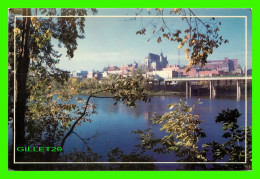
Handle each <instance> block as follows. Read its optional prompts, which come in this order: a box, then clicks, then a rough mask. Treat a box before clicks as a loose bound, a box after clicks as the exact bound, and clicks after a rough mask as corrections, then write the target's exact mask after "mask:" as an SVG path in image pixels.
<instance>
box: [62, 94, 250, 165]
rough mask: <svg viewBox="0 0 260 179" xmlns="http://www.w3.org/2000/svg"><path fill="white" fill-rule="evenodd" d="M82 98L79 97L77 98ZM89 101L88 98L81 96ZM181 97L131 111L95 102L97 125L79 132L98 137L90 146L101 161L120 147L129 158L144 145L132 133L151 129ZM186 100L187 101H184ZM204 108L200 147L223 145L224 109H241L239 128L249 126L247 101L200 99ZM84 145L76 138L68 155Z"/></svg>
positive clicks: (84, 126)
mask: <svg viewBox="0 0 260 179" xmlns="http://www.w3.org/2000/svg"><path fill="white" fill-rule="evenodd" d="M77 97H79V96H77ZM80 97H84V98H87V96H80ZM179 99H180V97H179V96H157V97H152V99H151V102H150V103H144V102H138V103H137V107H136V108H130V107H127V106H126V105H124V104H122V103H119V104H117V105H113V99H95V100H94V101H93V102H94V103H96V104H97V112H98V113H97V114H95V115H93V116H92V118H91V119H93V122H91V123H89V122H85V123H83V124H82V125H81V126H77V127H76V128H75V130H74V131H75V132H76V133H77V134H79V135H80V136H81V137H82V138H88V137H91V136H93V135H95V134H96V137H94V138H93V139H91V140H90V141H89V142H88V144H89V146H90V147H91V148H92V150H93V152H97V153H98V154H100V155H102V159H100V161H107V156H106V154H107V152H109V151H110V150H111V149H112V148H116V147H119V148H120V150H122V151H124V153H125V154H129V153H130V152H131V151H132V150H133V148H134V147H133V146H134V145H136V144H138V143H140V141H139V140H137V139H136V138H137V137H138V135H137V134H133V133H132V131H135V130H137V129H141V130H144V129H147V128H148V127H149V126H150V125H151V122H150V121H149V120H148V119H149V118H151V117H153V115H154V113H157V114H163V113H165V112H167V111H169V110H168V107H167V105H168V104H172V103H175V102H178V101H179ZM183 99H185V98H183ZM198 99H199V98H198V97H192V98H188V99H186V100H187V102H188V104H193V103H194V102H195V101H197V100H198ZM200 101H201V102H202V104H198V105H197V106H196V110H195V113H197V114H199V115H200V119H201V120H204V122H203V123H202V124H201V128H203V129H204V131H205V132H206V134H207V137H206V138H204V139H201V140H200V142H199V145H202V144H203V143H205V142H211V141H214V140H216V141H218V142H223V139H222V138H221V136H222V135H223V131H222V130H221V128H222V127H221V124H219V123H217V124H216V123H215V119H216V116H217V115H218V113H220V112H221V111H222V110H223V109H227V108H229V109H235V108H237V109H238V110H239V112H240V113H242V116H241V117H240V118H239V125H241V126H244V125H245V100H244V99H243V98H241V100H240V101H237V100H236V98H215V99H209V98H208V97H203V98H200ZM247 108H248V110H247V116H248V119H247V124H248V125H251V121H252V113H251V112H252V99H251V98H249V99H248V101H247ZM152 129H153V130H154V131H155V133H156V135H157V136H163V135H164V133H163V132H161V131H160V130H159V129H160V126H155V125H153V126H152ZM83 146H84V145H83V142H82V141H81V140H80V139H79V138H78V136H76V135H74V134H72V135H71V136H70V137H69V138H68V139H67V141H66V143H65V146H64V150H65V152H66V153H69V152H73V149H74V148H76V149H78V150H80V149H84V148H83ZM150 154H152V155H153V156H154V158H155V159H156V160H157V161H158V162H165V161H168V162H175V161H176V160H177V158H176V157H175V156H174V155H173V154H163V155H162V154H161V155H158V154H153V153H150Z"/></svg>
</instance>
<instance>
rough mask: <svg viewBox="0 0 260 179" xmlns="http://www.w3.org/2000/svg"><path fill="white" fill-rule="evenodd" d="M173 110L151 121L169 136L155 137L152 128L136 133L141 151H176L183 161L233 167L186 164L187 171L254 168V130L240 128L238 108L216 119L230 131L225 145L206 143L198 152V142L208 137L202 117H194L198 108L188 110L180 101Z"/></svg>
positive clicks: (225, 129)
mask: <svg viewBox="0 0 260 179" xmlns="http://www.w3.org/2000/svg"><path fill="white" fill-rule="evenodd" d="M169 107H170V108H171V109H174V110H173V111H170V112H169V113H165V114H164V115H162V116H157V118H155V119H151V120H152V121H153V123H156V124H161V125H162V127H161V130H165V132H166V133H167V135H166V136H164V137H162V138H156V136H155V135H154V133H153V131H152V128H151V127H149V128H148V129H146V130H144V131H141V130H137V131H134V133H137V134H139V136H140V138H139V139H140V140H141V144H139V146H140V147H141V148H142V150H152V149H153V151H154V152H158V153H168V152H171V151H174V152H175V154H176V156H178V157H181V158H182V159H180V160H178V161H182V162H219V161H226V162H231V164H224V165H221V164H213V165H209V166H206V165H195V164H192V165H189V164H187V165H184V168H185V169H193V170H194V169H195V168H196V167H198V166H199V167H200V169H203V170H206V169H207V167H208V169H210V170H250V169H252V128H251V127H248V128H247V131H246V133H245V128H244V127H243V128H242V129H241V128H240V127H239V125H238V118H239V117H240V116H241V114H240V113H239V111H238V110H237V109H234V110H230V109H227V110H223V111H222V112H221V113H219V115H218V116H217V118H216V123H222V130H223V131H227V132H224V134H223V135H222V137H223V138H225V139H227V140H226V141H225V142H224V143H223V144H220V143H218V142H217V141H213V142H209V143H205V144H203V145H202V149H200V150H199V148H198V145H197V142H198V141H199V138H200V137H206V134H205V133H204V132H202V129H201V128H200V126H199V124H200V123H201V121H199V116H197V115H196V114H195V115H192V111H193V110H194V107H195V105H193V106H192V107H189V106H188V105H187V103H184V104H183V102H182V101H181V100H180V101H179V103H174V104H172V105H169ZM245 136H247V142H246V144H244V146H245V145H247V155H245V147H243V143H244V142H245ZM245 158H246V161H247V162H246V163H245V164H235V163H233V162H245Z"/></svg>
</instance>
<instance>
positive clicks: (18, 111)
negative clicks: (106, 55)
mask: <svg viewBox="0 0 260 179" xmlns="http://www.w3.org/2000/svg"><path fill="white" fill-rule="evenodd" d="M91 11H92V12H93V13H96V12H97V11H96V10H95V9H91ZM9 14H10V16H9V64H10V66H11V70H12V71H13V73H12V77H14V79H15V81H14V83H15V86H14V87H15V91H14V93H15V95H14V97H15V98H13V97H12V94H10V93H9V99H13V101H12V100H9V102H11V103H12V102H13V103H14V104H15V118H16V120H15V126H16V131H15V134H16V135H15V136H14V137H15V139H16V140H15V141H16V144H15V146H24V143H25V113H26V108H27V106H26V103H27V100H28V97H29V96H30V90H29V89H28V88H27V87H28V85H27V81H28V80H27V79H28V75H31V74H33V73H38V74H40V76H41V78H42V79H43V78H44V77H47V78H48V77H55V78H57V79H59V81H64V79H66V77H67V76H68V75H67V73H66V72H65V71H62V70H60V69H58V68H56V67H55V65H56V64H57V63H58V62H59V57H61V54H59V53H58V51H56V50H54V45H53V44H52V43H53V40H54V39H55V40H56V41H57V42H58V46H59V47H61V46H62V45H63V46H64V47H65V48H66V49H67V56H68V57H69V58H72V57H73V55H74V51H75V50H76V49H77V39H81V38H84V35H83V34H84V21H85V18H83V17H81V18H75V17H68V18H62V17H58V18H52V17H47V18H37V17H32V16H31V15H34V16H37V15H39V14H40V15H46V16H51V15H63V16H66V15H87V10H86V9H58V10H56V9H43V8H42V9H10V13H9ZM17 15H22V16H23V17H15V16H17ZM14 42H15V46H13V44H14ZM14 59H15V60H14ZM29 71H30V73H29ZM12 88H13V86H10V89H11V90H10V91H12ZM18 155H19V153H17V156H18ZM19 156H20V155H19ZM19 156H18V160H22V158H21V156H20V157H19Z"/></svg>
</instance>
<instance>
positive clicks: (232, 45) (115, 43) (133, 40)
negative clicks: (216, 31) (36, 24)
mask: <svg viewBox="0 0 260 179" xmlns="http://www.w3.org/2000/svg"><path fill="white" fill-rule="evenodd" d="M137 11H138V10H136V9H98V14H97V15H95V16H111V15H115V16H124V17H93V16H89V17H87V18H86V24H85V37H86V38H85V39H80V40H78V49H77V50H76V51H75V54H74V58H72V59H68V58H66V55H65V50H64V49H61V50H60V51H61V52H62V53H63V52H64V54H63V55H62V58H61V61H60V64H59V65H58V67H60V68H61V69H64V70H69V71H78V70H86V71H92V70H99V71H101V70H102V69H103V68H104V67H105V66H113V65H116V66H121V65H126V64H130V63H132V62H133V61H134V60H135V61H136V62H138V63H139V62H143V60H144V58H145V57H146V56H147V55H148V53H154V54H158V55H159V54H160V53H161V51H162V52H163V55H164V56H166V55H167V58H168V62H169V64H170V65H173V64H178V63H179V62H178V61H179V55H178V49H177V46H178V44H177V43H176V42H171V41H167V40H166V39H164V38H163V39H162V43H157V41H156V39H157V38H152V39H151V40H150V41H149V42H148V41H147V39H148V38H149V37H152V33H151V32H152V31H151V30H150V31H149V27H150V26H149V24H151V23H153V22H157V21H158V18H152V17H145V18H141V17H138V18H136V20H131V18H129V17H127V16H129V15H135V12H137ZM142 12H143V14H142V15H147V10H146V9H145V10H143V11H142ZM193 12H194V13H195V14H196V15H197V16H247V60H248V62H247V66H248V69H249V68H252V12H251V10H250V9H193ZM165 14H166V13H165ZM201 19H202V20H205V21H208V20H209V19H210V18H203V17H201ZM216 21H220V22H221V26H220V34H221V35H222V36H223V38H224V39H228V40H229V43H228V44H223V45H222V46H220V47H219V48H218V49H216V50H214V53H213V54H212V55H210V56H209V57H208V60H223V59H224V57H228V58H231V59H238V62H239V64H240V65H241V67H243V66H244V65H245V47H246V46H245V18H244V17H239V18H238V17H235V18H234V17H216ZM165 22H166V24H167V25H168V26H169V28H171V29H180V30H184V29H186V28H185V27H187V26H186V25H185V23H184V22H183V21H182V20H181V18H171V17H169V18H165ZM143 27H147V28H148V30H147V33H146V35H136V31H138V30H141V29H142V28H143ZM187 62H188V61H187V60H186V59H185V52H184V48H182V49H181V50H180V64H181V65H186V64H187Z"/></svg>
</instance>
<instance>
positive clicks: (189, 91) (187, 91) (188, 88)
mask: <svg viewBox="0 0 260 179" xmlns="http://www.w3.org/2000/svg"><path fill="white" fill-rule="evenodd" d="M190 97H191V83H190V82H189V81H186V98H190Z"/></svg>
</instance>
